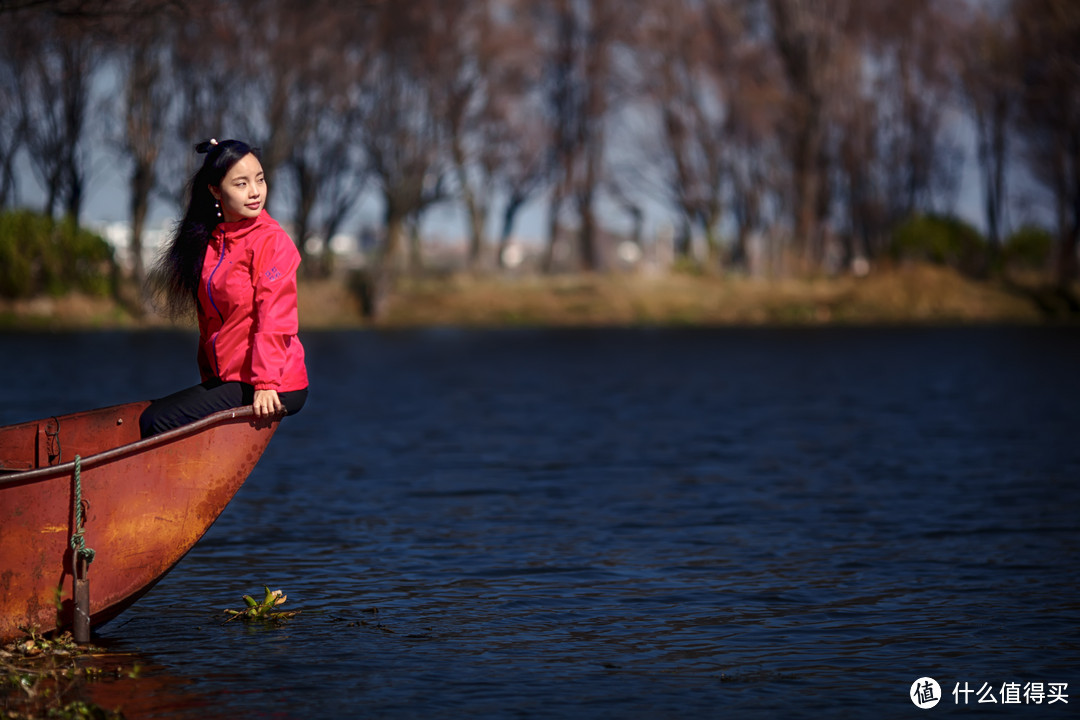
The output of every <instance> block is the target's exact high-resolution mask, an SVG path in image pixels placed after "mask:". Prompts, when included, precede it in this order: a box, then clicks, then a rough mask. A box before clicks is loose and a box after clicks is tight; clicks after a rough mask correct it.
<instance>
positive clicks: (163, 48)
mask: <svg viewBox="0 0 1080 720" xmlns="http://www.w3.org/2000/svg"><path fill="white" fill-rule="evenodd" d="M173 20H174V18H173V17H171V16H170V15H166V14H158V15H151V16H147V17H145V18H143V19H141V20H140V21H138V22H135V23H132V24H131V25H129V26H128V28H127V30H128V36H127V37H128V42H127V43H126V44H125V45H124V46H123V48H122V49H123V52H122V57H123V65H122V68H123V70H124V72H125V76H126V83H125V88H124V98H123V103H124V104H123V109H122V113H123V117H124V125H123V127H124V132H123V134H122V136H121V137H120V138H119V143H118V144H119V147H120V150H121V152H123V153H124V154H125V155H126V156H127V157H128V158H130V159H131V166H132V167H131V176H130V180H129V184H128V187H129V192H130V203H129V205H130V212H131V218H130V219H131V247H130V249H131V255H132V269H131V275H132V279H133V280H134V282H135V284H136V285H137V286H139V287H141V286H142V284H143V280H144V277H145V272H146V271H145V267H144V265H143V234H144V232H145V227H146V219H147V216H148V214H149V212H150V202H151V200H152V197H153V194H154V192H155V191H156V190H157V188H158V175H157V173H158V158H159V157H160V156H161V152H162V146H163V144H164V141H165V136H166V132H167V127H168V117H169V112H170V110H171V108H172V98H173V94H172V88H173V86H172V84H171V82H170V77H169V71H170V67H169V59H168V48H169V45H170V40H169V38H168V35H169V33H168V28H169V26H170V24H171V22H172V21H173Z"/></svg>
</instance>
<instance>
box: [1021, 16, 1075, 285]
mask: <svg viewBox="0 0 1080 720" xmlns="http://www.w3.org/2000/svg"><path fill="white" fill-rule="evenodd" d="M1012 15H1013V18H1014V22H1015V23H1016V25H1017V32H1018V66H1019V69H1020V73H1021V75H1020V76H1021V82H1022V96H1021V97H1022V113H1023V120H1024V122H1023V123H1022V124H1021V125H1020V126H1019V127H1020V131H1021V133H1022V135H1023V137H1024V141H1025V144H1026V146H1027V151H1028V167H1029V169H1030V170H1031V172H1032V175H1033V176H1034V177H1035V178H1036V179H1037V180H1038V181H1039V182H1041V183H1042V184H1043V185H1044V186H1046V187H1047V188H1048V189H1049V190H1050V192H1051V194H1052V195H1053V198H1054V208H1055V213H1056V216H1057V226H1058V253H1057V263H1056V266H1057V267H1056V276H1057V281H1058V283H1059V284H1060V285H1061V287H1062V288H1067V287H1069V285H1070V284H1071V283H1072V282H1073V281H1074V280H1075V279H1076V278H1077V276H1078V274H1080V273H1078V260H1077V248H1078V246H1080V6H1078V5H1077V4H1076V3H1074V2H1070V1H1069V0H1015V2H1014V3H1013V6H1012Z"/></svg>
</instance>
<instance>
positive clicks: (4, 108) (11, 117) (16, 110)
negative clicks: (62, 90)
mask: <svg viewBox="0 0 1080 720" xmlns="http://www.w3.org/2000/svg"><path fill="white" fill-rule="evenodd" d="M18 36H19V29H18V26H17V25H14V24H8V23H4V24H3V26H2V27H0V208H5V207H8V206H9V205H11V204H12V203H14V202H15V200H16V191H17V189H18V188H17V186H16V176H15V156H16V155H17V154H18V152H19V150H20V149H21V148H22V144H23V142H24V138H25V133H26V124H25V116H24V114H23V113H22V111H21V108H20V102H19V84H18V82H17V78H18V75H19V66H20V65H21V63H22V62H23V59H22V57H20V54H19V53H20V50H21V51H26V50H27V48H26V46H25V45H23V44H22V43H20V41H19V38H18Z"/></svg>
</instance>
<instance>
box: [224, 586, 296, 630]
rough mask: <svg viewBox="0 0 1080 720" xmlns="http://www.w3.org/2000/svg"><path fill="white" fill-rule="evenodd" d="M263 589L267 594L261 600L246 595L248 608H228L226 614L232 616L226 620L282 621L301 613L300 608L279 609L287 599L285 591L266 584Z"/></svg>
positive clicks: (245, 599) (245, 601)
mask: <svg viewBox="0 0 1080 720" xmlns="http://www.w3.org/2000/svg"><path fill="white" fill-rule="evenodd" d="M263 590H265V591H266V594H265V595H264V596H263V599H262V601H261V602H260V601H258V600H256V599H255V598H253V597H251V596H250V595H245V596H244V603H245V604H246V605H247V607H246V608H244V609H243V610H226V611H225V614H226V615H229V616H230V617H229V619H228V620H226V621H225V622H231V621H233V620H236V619H237V618H239V619H241V620H246V621H252V620H255V621H262V622H280V621H282V620H288V619H289V618H291V617H293V616H294V615H298V614H299V613H300V611H299V610H277V609H276V608H278V607H280V606H281V605H283V604H284V603H285V600H286V599H287V596H286V595H285V593H283V592H281V591H280V590H271V589H270V588H269V587H267V586H265V585H264V586H263Z"/></svg>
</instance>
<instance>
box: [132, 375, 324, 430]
mask: <svg viewBox="0 0 1080 720" xmlns="http://www.w3.org/2000/svg"><path fill="white" fill-rule="evenodd" d="M307 395H308V391H307V388H304V389H303V390H293V391H290V392H279V393H278V398H279V399H280V400H281V404H282V405H284V406H285V414H286V415H295V414H296V413H298V412H300V408H302V407H304V401H306V400H307ZM254 400H255V388H254V387H253V386H252V385H248V384H247V383H242V382H224V381H222V380H217V379H214V380H207V381H206V382H204V383H202V384H200V385H196V386H195V387H189V388H187V389H186V390H181V391H180V392H175V393H173V394H172V395H167V396H166V397H163V398H160V399H158V400H154V401H153V402H152V403H150V407H148V408H146V409H145V410H143V414H142V417H140V418H139V427H140V429H141V430H142V436H143V437H144V438H145V437H150V436H151V435H157V434H158V433H161V432H165V431H166V430H171V429H173V428H175V427H180V426H181V425H187V424H188V423H192V422H195V421H196V420H200V419H202V418H204V417H206V416H207V415H211V414H213V413H216V412H219V411H221V410H230V409H232V408H236V407H242V406H244V405H251V404H252V403H253V402H254Z"/></svg>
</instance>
